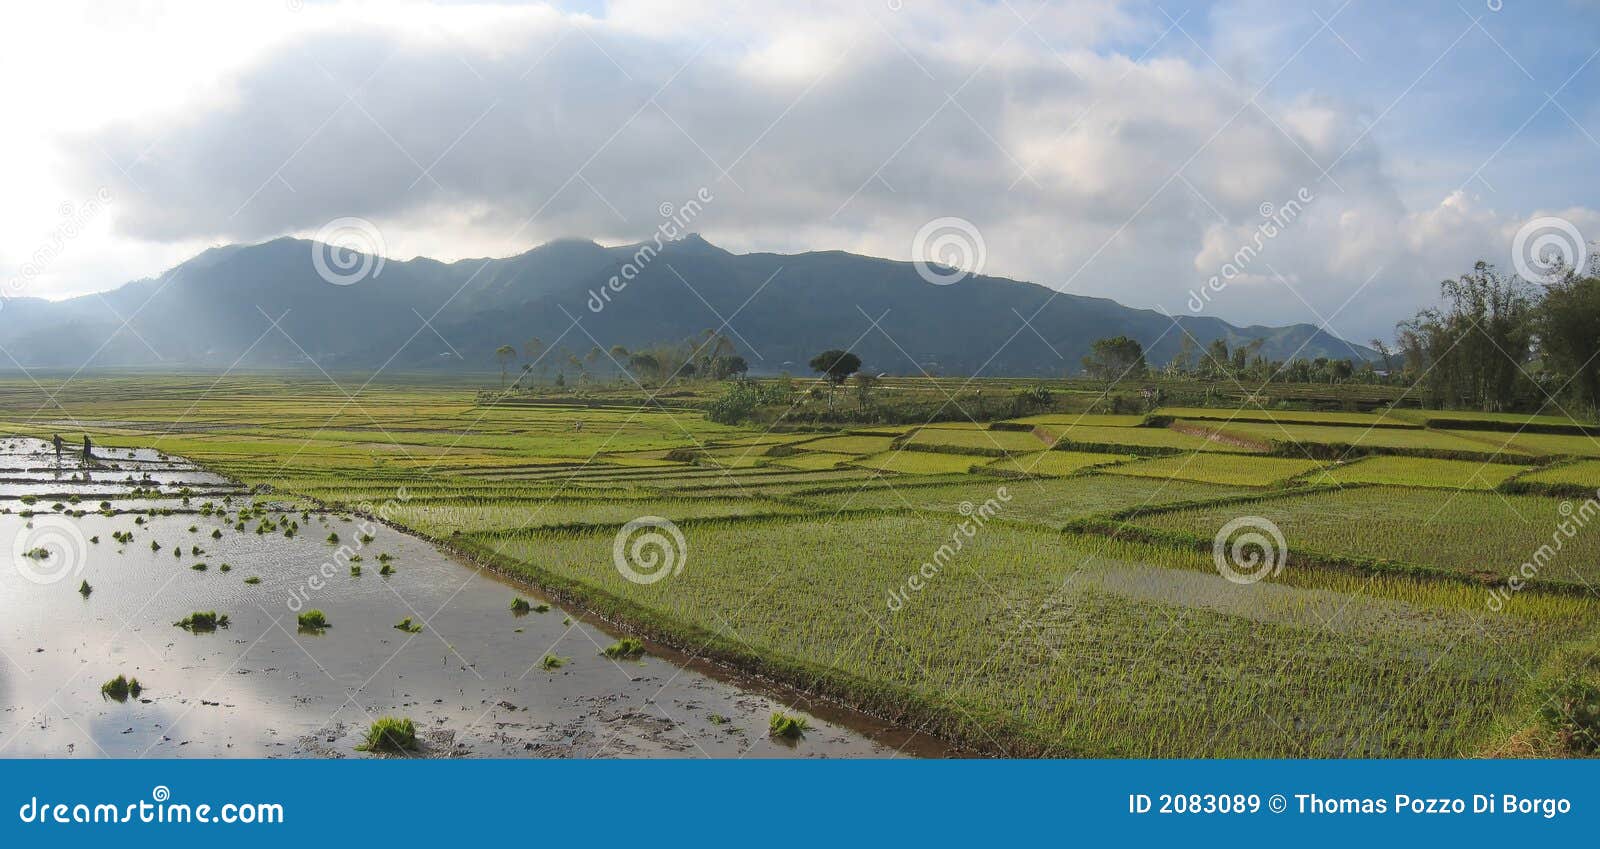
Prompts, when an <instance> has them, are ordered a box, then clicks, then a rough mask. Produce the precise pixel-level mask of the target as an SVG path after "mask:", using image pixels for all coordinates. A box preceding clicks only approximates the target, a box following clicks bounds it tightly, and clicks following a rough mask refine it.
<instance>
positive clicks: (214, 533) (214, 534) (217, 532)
mask: <svg viewBox="0 0 1600 849" xmlns="http://www.w3.org/2000/svg"><path fill="white" fill-rule="evenodd" d="M211 538H212V539H222V529H221V528H213V529H212V530H211Z"/></svg>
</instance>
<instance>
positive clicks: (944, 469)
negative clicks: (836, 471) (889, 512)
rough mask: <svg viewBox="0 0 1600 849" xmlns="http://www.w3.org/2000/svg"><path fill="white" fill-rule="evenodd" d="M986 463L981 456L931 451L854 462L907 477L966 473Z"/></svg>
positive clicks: (891, 453)
mask: <svg viewBox="0 0 1600 849" xmlns="http://www.w3.org/2000/svg"><path fill="white" fill-rule="evenodd" d="M985 462H988V461H987V460H985V459H984V458H983V457H981V456H974V455H970V454H938V453H934V452H932V451H905V450H894V451H885V452H883V453H882V454H874V455H872V456H870V457H863V458H861V459H860V460H857V461H856V462H855V464H856V465H858V466H861V467H863V468H867V469H878V470H881V471H885V472H900V473H902V474H908V475H941V474H949V473H951V472H967V471H970V470H971V469H972V467H973V466H977V465H980V464H982V463H985Z"/></svg>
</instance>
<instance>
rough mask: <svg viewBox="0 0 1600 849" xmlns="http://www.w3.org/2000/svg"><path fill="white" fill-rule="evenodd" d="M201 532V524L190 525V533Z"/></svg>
mask: <svg viewBox="0 0 1600 849" xmlns="http://www.w3.org/2000/svg"><path fill="white" fill-rule="evenodd" d="M199 532H200V526H199V525H190V526H189V533H191V534H194V533H199Z"/></svg>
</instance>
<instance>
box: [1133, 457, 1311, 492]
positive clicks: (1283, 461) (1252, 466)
mask: <svg viewBox="0 0 1600 849" xmlns="http://www.w3.org/2000/svg"><path fill="white" fill-rule="evenodd" d="M1322 465H1323V464H1322V463H1320V462H1318V461H1316V460H1295V459H1292V458H1284V457H1233V456H1228V455H1220V454H1186V455H1183V456H1179V457H1157V458H1155V459H1153V460H1141V461H1139V462H1137V463H1126V464H1123V465H1120V466H1115V467H1112V468H1108V469H1106V470H1105V471H1106V473H1107V474H1113V475H1134V476H1138V477H1145V478H1157V479H1163V480H1165V479H1172V480H1184V481H1198V482H1200V483H1219V484H1228V485H1230V486H1272V485H1274V484H1280V483H1284V482H1285V481H1288V480H1290V479H1292V478H1296V477H1299V476H1300V475H1303V474H1306V473H1307V472H1311V471H1314V470H1316V469H1319V468H1321V467H1322Z"/></svg>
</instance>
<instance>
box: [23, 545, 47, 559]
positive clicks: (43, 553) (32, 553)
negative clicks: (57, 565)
mask: <svg viewBox="0 0 1600 849" xmlns="http://www.w3.org/2000/svg"><path fill="white" fill-rule="evenodd" d="M22 556H23V557H26V558H28V559H30V560H47V559H49V557H50V549H48V548H45V547H44V546H39V547H38V548H30V549H28V550H27V551H24V552H22Z"/></svg>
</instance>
